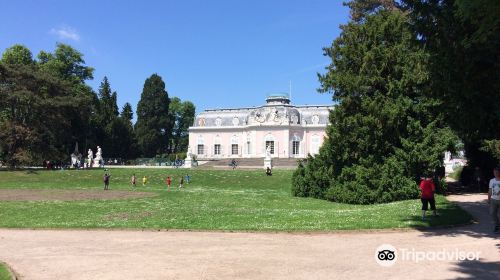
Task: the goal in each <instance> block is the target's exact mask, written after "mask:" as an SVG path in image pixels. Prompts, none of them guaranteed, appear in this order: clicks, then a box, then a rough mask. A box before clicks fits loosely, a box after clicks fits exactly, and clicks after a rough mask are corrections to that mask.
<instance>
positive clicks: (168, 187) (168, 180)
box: [165, 176, 172, 191]
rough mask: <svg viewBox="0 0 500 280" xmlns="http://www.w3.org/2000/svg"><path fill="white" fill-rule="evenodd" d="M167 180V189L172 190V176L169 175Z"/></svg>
mask: <svg viewBox="0 0 500 280" xmlns="http://www.w3.org/2000/svg"><path fill="white" fill-rule="evenodd" d="M165 181H166V183H167V190H168V191H170V185H171V184H172V178H170V176H168V177H167V179H166V180H165Z"/></svg>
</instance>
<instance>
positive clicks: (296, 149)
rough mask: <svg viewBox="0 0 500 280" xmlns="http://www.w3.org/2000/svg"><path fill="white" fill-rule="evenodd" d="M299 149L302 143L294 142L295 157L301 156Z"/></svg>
mask: <svg viewBox="0 0 500 280" xmlns="http://www.w3.org/2000/svg"><path fill="white" fill-rule="evenodd" d="M299 147H300V142H299V141H292V153H293V154H294V155H298V154H299Z"/></svg>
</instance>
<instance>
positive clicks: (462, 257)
mask: <svg viewBox="0 0 500 280" xmlns="http://www.w3.org/2000/svg"><path fill="white" fill-rule="evenodd" d="M480 254H481V252H479V251H476V252H471V251H462V250H459V249H458V248H455V249H448V250H446V249H440V250H436V251H434V250H432V251H421V250H415V249H414V248H411V249H408V248H399V250H398V249H396V248H395V247H394V246H392V245H390V244H383V245H380V246H378V247H377V249H376V250H375V261H376V262H377V263H378V264H379V265H381V266H385V267H390V266H393V265H394V264H396V261H397V260H398V258H399V260H400V261H411V262H415V263H420V262H424V261H466V260H467V261H477V260H479V255H480Z"/></svg>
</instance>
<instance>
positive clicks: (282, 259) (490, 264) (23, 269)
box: [0, 195, 500, 279]
mask: <svg viewBox="0 0 500 280" xmlns="http://www.w3.org/2000/svg"><path fill="white" fill-rule="evenodd" d="M483 199H484V195H482V196H478V195H468V196H466V195H463V196H451V197H450V200H454V201H457V202H458V203H460V205H462V206H463V207H464V208H466V209H468V210H469V211H470V212H471V213H472V214H473V215H474V216H475V217H476V218H477V219H478V220H479V223H478V224H474V225H469V226H465V227H459V228H452V229H441V230H429V231H417V230H408V231H395V232H391V231H388V232H357V233H356V232H349V233H346V232H340V233H328V234H287V233H218V232H151V231H146V232H141V231H104V230H97V231H81V230H62V231H61V230H8V229H0V259H1V260H3V261H5V262H7V263H8V264H10V266H11V267H12V268H13V269H14V270H16V271H17V272H18V274H19V275H20V276H21V277H22V278H21V279H367V278H369V279H457V278H460V279H477V278H480V279H498V278H495V277H498V275H500V236H499V235H493V234H491V222H490V219H489V216H488V215H487V207H486V204H485V203H484V201H482V200H483ZM381 244H391V245H393V246H394V247H396V248H398V249H399V251H398V252H402V251H401V250H402V249H408V250H409V251H411V250H412V249H415V250H416V251H426V252H436V251H440V250H441V251H442V250H444V251H446V252H448V253H450V252H456V251H463V252H480V255H479V256H480V259H479V260H478V261H461V262H460V261H454V260H450V261H439V260H435V261H429V260H424V261H420V262H419V263H416V262H415V261H413V260H404V259H402V256H401V255H402V254H400V253H398V254H399V255H398V258H399V259H398V260H397V262H396V263H395V265H394V266H392V267H382V266H380V265H378V264H377V262H376V261H375V250H376V248H377V247H378V246H379V245H381Z"/></svg>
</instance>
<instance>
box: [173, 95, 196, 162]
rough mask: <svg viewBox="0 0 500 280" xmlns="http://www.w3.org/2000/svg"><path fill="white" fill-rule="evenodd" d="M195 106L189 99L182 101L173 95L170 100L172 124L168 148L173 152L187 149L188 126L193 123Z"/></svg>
mask: <svg viewBox="0 0 500 280" xmlns="http://www.w3.org/2000/svg"><path fill="white" fill-rule="evenodd" d="M195 111H196V108H195V106H194V104H193V103H192V102H190V101H184V102H182V101H181V99H180V98H178V97H173V98H172V100H171V101H170V108H169V114H170V119H171V120H170V121H171V123H172V124H173V128H172V139H171V147H170V150H171V151H172V152H174V153H178V152H182V151H186V150H187V146H188V142H189V131H188V129H189V126H191V125H192V124H193V121H194V114H195Z"/></svg>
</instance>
